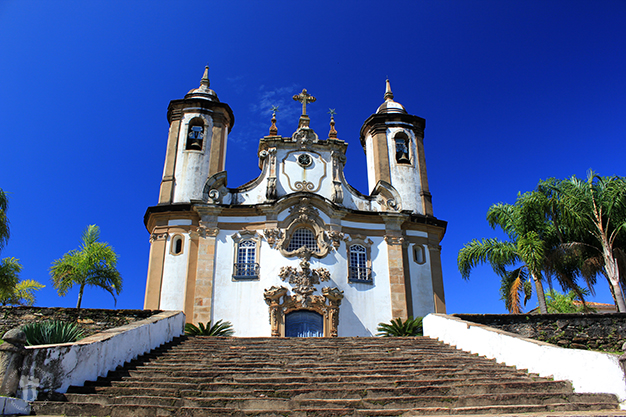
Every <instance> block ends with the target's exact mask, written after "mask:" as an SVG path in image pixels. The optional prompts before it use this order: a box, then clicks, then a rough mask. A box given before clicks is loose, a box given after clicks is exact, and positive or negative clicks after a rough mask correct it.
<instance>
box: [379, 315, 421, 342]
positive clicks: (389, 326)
mask: <svg viewBox="0 0 626 417" xmlns="http://www.w3.org/2000/svg"><path fill="white" fill-rule="evenodd" d="M377 330H378V333H377V334H376V336H381V337H414V336H421V335H422V333H423V329H422V317H415V318H413V317H409V318H407V319H406V320H404V321H403V320H402V319H401V318H399V317H398V318H396V319H393V320H391V323H378V328H377Z"/></svg>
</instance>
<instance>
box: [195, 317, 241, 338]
mask: <svg viewBox="0 0 626 417" xmlns="http://www.w3.org/2000/svg"><path fill="white" fill-rule="evenodd" d="M234 333H235V330H234V329H233V325H232V323H231V322H229V321H225V322H223V323H222V320H218V321H216V322H215V324H213V325H211V322H210V321H208V322H207V324H206V326H205V325H204V324H202V323H198V325H197V326H196V325H195V324H192V323H187V324H185V334H186V335H189V336H222V337H229V336H232V335H233V334H234Z"/></svg>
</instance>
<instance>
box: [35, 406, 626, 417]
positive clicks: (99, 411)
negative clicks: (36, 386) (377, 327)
mask: <svg viewBox="0 0 626 417" xmlns="http://www.w3.org/2000/svg"><path fill="white" fill-rule="evenodd" d="M44 409H45V412H47V413H57V414H62V415H64V416H94V417H95V416H98V417H99V416H103V417H104V416H109V417H135V416H136V417H147V416H176V417H182V416H185V417H204V416H208V415H214V416H255V417H286V416H293V417H304V416H306V417H325V416H328V417H330V416H354V417H357V416H358V417H365V416H368V417H374V416H407V417H409V416H419V415H431V416H432V415H451V414H453V415H472V414H488V415H496V414H498V415H499V414H514V415H519V414H520V413H537V412H549V415H550V416H553V415H554V413H555V412H556V413H560V415H561V416H565V415H568V414H567V413H564V412H567V411H570V412H580V411H582V412H585V415H587V416H589V415H598V416H604V417H608V416H612V415H614V414H615V415H616V416H623V415H624V414H623V413H619V412H615V411H613V410H609V409H608V408H606V407H605V404H602V403H600V404H577V403H553V404H524V405H487V406H468V407H412V408H385V409H380V408H379V409H372V408H365V409H359V408H357V409H345V408H314V407H302V408H292V409H289V410H267V409H263V408H261V409H255V408H249V409H243V410H241V409H234V408H228V407H215V408H210V409H208V408H202V407H178V406H158V405H135V404H127V405H104V406H103V405H99V404H90V403H47V404H44V403H35V404H34V405H33V411H34V412H35V413H36V414H38V415H39V414H41V413H40V412H41V411H43V410H44ZM590 410H607V411H603V412H601V413H589V411H590ZM572 415H573V416H579V415H580V414H579V413H574V414H572Z"/></svg>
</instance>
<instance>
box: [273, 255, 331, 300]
mask: <svg viewBox="0 0 626 417" xmlns="http://www.w3.org/2000/svg"><path fill="white" fill-rule="evenodd" d="M278 276H279V277H280V279H282V280H283V281H288V282H289V283H290V284H291V285H293V292H295V293H296V294H299V295H301V296H303V297H306V296H308V295H311V294H313V293H314V292H315V286H314V285H315V284H319V283H320V282H326V281H329V280H330V272H328V270H327V269H326V268H315V269H311V264H310V263H309V262H308V261H307V260H306V259H302V260H301V261H300V271H298V270H297V269H296V268H294V267H292V266H283V267H282V268H280V272H279V274H278Z"/></svg>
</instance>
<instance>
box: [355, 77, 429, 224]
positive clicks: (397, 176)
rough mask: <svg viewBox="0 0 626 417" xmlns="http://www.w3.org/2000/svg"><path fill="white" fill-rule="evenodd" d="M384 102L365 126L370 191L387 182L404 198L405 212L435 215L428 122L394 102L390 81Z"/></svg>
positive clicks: (364, 143)
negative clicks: (427, 146) (428, 171)
mask: <svg viewBox="0 0 626 417" xmlns="http://www.w3.org/2000/svg"><path fill="white" fill-rule="evenodd" d="M384 99H385V102H384V103H383V104H381V105H380V107H378V110H377V111H376V113H375V114H373V115H371V116H370V117H369V118H368V119H367V120H366V121H365V123H363V127H361V145H362V146H363V149H364V150H365V155H366V158H367V180H368V188H369V192H370V194H371V193H372V191H373V190H374V189H375V188H376V185H377V184H378V183H379V182H380V181H384V182H386V183H388V184H391V185H392V186H393V187H394V188H395V189H396V190H397V191H398V193H399V194H400V196H401V197H402V201H401V207H400V208H401V209H402V210H411V211H412V212H413V213H416V214H422V215H427V216H432V215H433V207H432V198H431V195H430V192H429V190H428V176H427V174H426V158H425V156H424V128H425V126H426V120H424V119H422V118H421V117H418V116H414V115H411V114H408V113H407V112H406V110H405V108H404V106H403V105H402V104H400V103H397V102H395V101H393V93H392V92H391V85H390V84H389V80H387V82H386V91H385V96H384Z"/></svg>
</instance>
